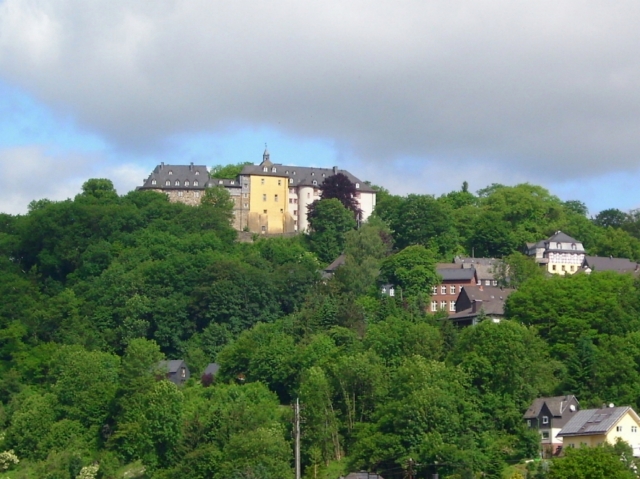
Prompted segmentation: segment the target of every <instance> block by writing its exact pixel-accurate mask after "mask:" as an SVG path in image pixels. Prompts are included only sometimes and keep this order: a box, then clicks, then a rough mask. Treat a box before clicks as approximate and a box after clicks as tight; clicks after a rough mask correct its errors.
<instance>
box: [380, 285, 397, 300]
mask: <svg viewBox="0 0 640 479" xmlns="http://www.w3.org/2000/svg"><path fill="white" fill-rule="evenodd" d="M380 294H381V295H382V296H389V297H390V298H393V297H394V296H395V295H396V288H395V286H394V285H392V284H391V283H387V284H383V285H382V286H381V287H380Z"/></svg>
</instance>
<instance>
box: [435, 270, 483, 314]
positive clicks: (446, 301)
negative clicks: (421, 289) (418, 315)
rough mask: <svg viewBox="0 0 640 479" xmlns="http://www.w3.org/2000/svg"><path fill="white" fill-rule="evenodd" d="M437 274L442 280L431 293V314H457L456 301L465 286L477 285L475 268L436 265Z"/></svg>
mask: <svg viewBox="0 0 640 479" xmlns="http://www.w3.org/2000/svg"><path fill="white" fill-rule="evenodd" d="M436 272H437V273H438V275H439V276H440V277H441V278H442V281H441V282H440V284H438V285H437V286H434V287H433V290H432V292H431V306H430V310H431V312H433V313H435V312H436V311H446V312H447V313H449V314H451V313H455V312H456V299H457V298H458V294H460V292H461V291H462V288H464V287H465V286H473V285H475V284H477V282H478V278H477V277H476V270H475V268H462V267H460V266H456V267H453V268H451V267H449V263H445V266H443V265H442V264H438V265H436Z"/></svg>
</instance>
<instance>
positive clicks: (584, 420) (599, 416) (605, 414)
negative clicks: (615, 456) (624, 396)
mask: <svg viewBox="0 0 640 479" xmlns="http://www.w3.org/2000/svg"><path fill="white" fill-rule="evenodd" d="M629 411H630V412H631V413H632V414H633V416H634V417H635V419H636V421H640V420H639V419H638V416H637V414H636V413H635V411H634V410H633V409H631V408H630V407H629V406H623V407H605V408H602V409H583V410H582V411H578V412H577V413H576V415H575V416H573V417H572V418H571V419H570V420H569V422H568V423H567V424H565V426H564V427H563V428H562V430H561V431H560V432H559V433H558V436H589V435H592V434H606V433H607V432H608V431H609V430H610V429H611V428H612V427H613V426H615V425H616V423H617V422H618V421H619V420H620V418H622V416H624V415H625V414H626V413H627V412H629Z"/></svg>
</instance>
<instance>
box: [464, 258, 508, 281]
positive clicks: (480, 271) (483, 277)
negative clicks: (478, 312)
mask: <svg viewBox="0 0 640 479" xmlns="http://www.w3.org/2000/svg"><path fill="white" fill-rule="evenodd" d="M453 262H454V264H456V265H458V266H461V267H462V268H475V270H476V277H477V278H478V285H483V286H498V274H497V273H498V266H499V264H500V260H499V259H496V258H466V257H462V256H456V257H455V258H454V259H453Z"/></svg>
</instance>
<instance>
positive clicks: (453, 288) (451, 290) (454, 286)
mask: <svg viewBox="0 0 640 479" xmlns="http://www.w3.org/2000/svg"><path fill="white" fill-rule="evenodd" d="M449 294H456V285H455V284H454V285H453V286H449Z"/></svg>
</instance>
